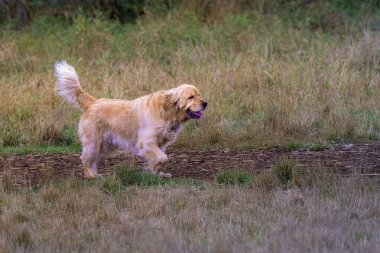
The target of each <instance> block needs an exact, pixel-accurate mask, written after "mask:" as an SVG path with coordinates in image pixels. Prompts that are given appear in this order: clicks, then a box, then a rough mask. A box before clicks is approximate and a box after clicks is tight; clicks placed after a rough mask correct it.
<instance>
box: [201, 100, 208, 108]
mask: <svg viewBox="0 0 380 253" xmlns="http://www.w3.org/2000/svg"><path fill="white" fill-rule="evenodd" d="M202 106H203V109H206V107H207V102H206V101H203V102H202Z"/></svg>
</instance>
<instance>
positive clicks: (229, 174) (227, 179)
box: [215, 170, 252, 185]
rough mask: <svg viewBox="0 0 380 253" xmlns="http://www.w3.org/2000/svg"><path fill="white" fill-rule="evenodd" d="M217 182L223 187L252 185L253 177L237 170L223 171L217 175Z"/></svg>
mask: <svg viewBox="0 0 380 253" xmlns="http://www.w3.org/2000/svg"><path fill="white" fill-rule="evenodd" d="M215 181H216V182H217V183H218V184H222V185H250V184H251V182H252V175H251V174H249V173H247V172H240V171H236V170H223V171H220V172H218V173H217V174H216V176H215Z"/></svg>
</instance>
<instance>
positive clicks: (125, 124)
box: [55, 61, 207, 178]
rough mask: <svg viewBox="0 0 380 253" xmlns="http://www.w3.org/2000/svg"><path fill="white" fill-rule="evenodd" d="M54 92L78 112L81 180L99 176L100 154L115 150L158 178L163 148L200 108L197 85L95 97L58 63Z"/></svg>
mask: <svg viewBox="0 0 380 253" xmlns="http://www.w3.org/2000/svg"><path fill="white" fill-rule="evenodd" d="M55 76H56V78H57V82H56V90H57V92H58V94H59V95H60V96H62V97H64V98H65V99H66V100H67V101H68V102H69V103H71V104H72V105H74V106H75V107H77V108H78V109H79V110H80V111H81V112H82V115H81V117H80V120H79V125H78V135H79V139H80V141H81V143H82V155H81V160H82V166H83V170H84V176H85V178H95V177H98V176H100V175H99V174H98V173H97V162H98V159H99V156H100V154H102V153H106V152H108V151H112V150H114V149H117V148H120V149H123V150H126V151H129V152H131V153H132V154H134V155H137V156H139V157H141V158H143V159H144V160H145V161H146V167H145V169H147V170H148V171H150V172H152V173H154V174H159V175H160V176H163V177H172V175H171V174H170V173H164V171H163V170H164V169H165V168H166V164H167V162H168V156H167V155H166V154H165V151H166V148H167V147H168V146H169V145H170V144H172V143H173V142H174V141H175V139H176V138H177V136H178V134H179V133H180V132H181V130H182V127H183V124H184V123H185V122H186V121H187V120H189V119H199V118H201V117H202V115H203V114H202V111H203V110H205V109H206V107H207V102H206V101H204V100H203V99H202V98H201V96H200V93H199V91H198V89H197V88H196V87H195V86H193V85H190V84H182V85H180V86H178V87H176V88H172V89H168V90H160V91H157V92H154V93H152V94H150V95H146V96H142V97H139V98H136V99H134V100H129V101H128V100H120V99H107V98H95V97H93V96H91V95H90V94H88V93H86V92H85V91H84V90H83V89H82V87H81V85H80V82H79V78H78V75H77V73H76V71H75V69H74V68H73V67H72V66H70V65H69V64H67V63H66V61H58V62H56V64H55Z"/></svg>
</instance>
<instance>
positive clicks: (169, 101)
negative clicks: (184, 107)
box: [163, 90, 179, 110]
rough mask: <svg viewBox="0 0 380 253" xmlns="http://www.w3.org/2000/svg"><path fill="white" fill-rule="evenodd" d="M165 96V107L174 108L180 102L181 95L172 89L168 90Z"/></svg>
mask: <svg viewBox="0 0 380 253" xmlns="http://www.w3.org/2000/svg"><path fill="white" fill-rule="evenodd" d="M163 96H164V102H163V103H164V108H165V109H166V110H168V109H171V108H174V107H176V106H177V104H178V102H179V97H178V96H177V94H176V92H174V91H172V90H168V91H167V92H165V93H164V94H163Z"/></svg>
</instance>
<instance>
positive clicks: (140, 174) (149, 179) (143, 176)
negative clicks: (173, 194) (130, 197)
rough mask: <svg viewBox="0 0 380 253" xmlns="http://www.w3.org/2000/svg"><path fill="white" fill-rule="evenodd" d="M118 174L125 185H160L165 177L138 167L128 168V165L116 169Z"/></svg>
mask: <svg viewBox="0 0 380 253" xmlns="http://www.w3.org/2000/svg"><path fill="white" fill-rule="evenodd" d="M116 176H117V178H118V179H119V180H120V182H121V184H122V185H123V186H130V185H140V186H149V185H160V184H162V181H163V179H162V178H160V177H159V176H158V175H154V174H152V173H149V172H145V171H142V170H141V169H137V168H128V167H126V166H124V167H121V168H119V169H118V170H117V171H116Z"/></svg>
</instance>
